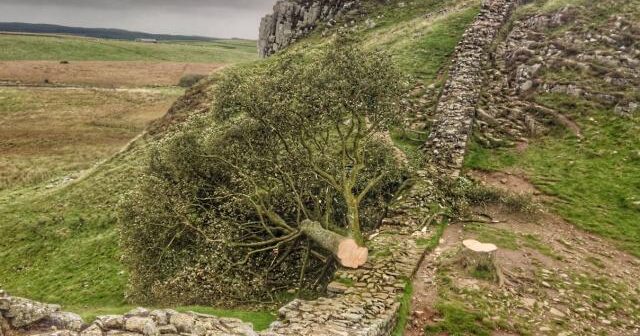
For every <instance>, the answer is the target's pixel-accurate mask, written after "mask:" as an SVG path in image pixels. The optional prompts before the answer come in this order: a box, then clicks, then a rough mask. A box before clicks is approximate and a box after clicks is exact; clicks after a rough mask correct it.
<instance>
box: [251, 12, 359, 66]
mask: <svg viewBox="0 0 640 336" xmlns="http://www.w3.org/2000/svg"><path fill="white" fill-rule="evenodd" d="M358 4H359V0H316V1H313V0H279V1H278V2H277V3H276V4H275V6H274V7H273V13H272V14H269V15H267V16H265V17H264V18H262V22H261V23H260V36H259V38H258V54H260V57H268V56H270V55H272V54H274V53H275V52H277V51H279V50H282V49H284V48H286V47H287V46H289V45H290V44H292V43H293V42H295V41H296V40H297V39H299V38H300V37H303V36H305V35H307V34H308V33H309V32H310V31H312V30H314V29H315V28H316V27H317V26H319V25H320V24H326V25H333V24H334V23H335V20H336V19H338V18H339V17H341V16H343V15H357V14H358V7H359V6H358Z"/></svg>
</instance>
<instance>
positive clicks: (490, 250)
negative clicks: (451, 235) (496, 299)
mask: <svg viewBox="0 0 640 336" xmlns="http://www.w3.org/2000/svg"><path fill="white" fill-rule="evenodd" d="M462 245H464V249H463V251H462V265H463V267H464V268H465V270H466V271H467V272H469V273H470V274H472V275H473V276H474V277H476V278H482V279H485V280H498V279H499V275H498V267H497V266H496V262H495V259H496V252H497V251H498V247H497V246H496V245H494V244H484V243H481V242H479V241H477V240H473V239H469V240H465V241H463V242H462Z"/></svg>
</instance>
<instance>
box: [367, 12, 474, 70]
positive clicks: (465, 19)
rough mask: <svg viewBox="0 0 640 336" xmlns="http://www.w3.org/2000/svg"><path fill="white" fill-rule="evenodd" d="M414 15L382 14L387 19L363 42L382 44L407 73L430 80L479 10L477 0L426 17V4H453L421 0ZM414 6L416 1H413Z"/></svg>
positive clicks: (447, 58) (451, 52)
mask: <svg viewBox="0 0 640 336" xmlns="http://www.w3.org/2000/svg"><path fill="white" fill-rule="evenodd" d="M421 3H422V4H421V5H420V7H422V9H421V10H419V11H417V13H415V14H417V17H414V18H411V19H408V18H407V17H406V16H407V15H406V14H405V15H400V14H398V15H397V16H395V17H394V16H391V17H389V16H388V15H385V19H386V20H388V22H386V24H383V25H381V28H379V29H377V30H374V31H372V32H368V33H367V35H366V37H365V39H366V41H367V42H366V43H367V44H369V45H370V46H372V47H377V48H384V49H385V50H388V51H389V52H390V53H392V54H393V56H394V58H395V59H396V60H397V61H398V63H399V64H400V66H401V67H402V68H403V69H404V70H406V71H407V72H408V73H410V74H412V75H413V76H415V77H416V78H418V79H420V80H424V81H425V82H433V81H434V80H436V79H437V77H438V74H439V73H440V71H441V70H442V69H443V67H444V66H445V65H447V63H448V60H449V59H450V57H451V55H452V54H453V52H454V50H455V47H456V45H457V44H458V42H459V41H460V39H461V38H462V34H463V33H464V31H465V29H466V28H467V27H468V26H469V24H471V22H473V20H474V19H475V17H476V15H477V14H478V12H479V7H478V3H479V2H478V1H469V2H468V6H466V7H463V8H461V9H459V10H455V11H452V12H450V13H447V14H445V15H442V16H435V17H434V18H433V19H432V20H425V19H424V13H425V12H428V10H425V8H428V9H431V10H436V9H441V8H444V7H447V6H452V5H453V2H451V1H444V2H442V1H438V2H434V1H422V2H421ZM413 6H417V5H415V4H414V5H413ZM414 10H415V9H414Z"/></svg>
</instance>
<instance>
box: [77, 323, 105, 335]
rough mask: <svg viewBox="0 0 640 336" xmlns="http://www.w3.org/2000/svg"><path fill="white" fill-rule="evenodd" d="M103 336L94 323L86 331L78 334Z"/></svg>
mask: <svg viewBox="0 0 640 336" xmlns="http://www.w3.org/2000/svg"><path fill="white" fill-rule="evenodd" d="M103 335H104V333H103V332H102V329H100V326H98V325H97V324H96V323H94V324H92V325H90V326H89V327H88V328H87V329H85V330H83V331H82V332H80V336H103Z"/></svg>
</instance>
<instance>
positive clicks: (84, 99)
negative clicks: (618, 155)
mask: <svg viewBox="0 0 640 336" xmlns="http://www.w3.org/2000/svg"><path fill="white" fill-rule="evenodd" d="M181 93H182V90H178V89H154V90H148V89H139V90H97V89H50V88H28V89H21V88H0V191H1V190H3V189H9V188H15V187H24V186H29V185H33V184H35V183H39V182H45V181H48V180H51V179H54V178H59V177H62V176H65V175H67V174H72V173H77V172H79V171H81V170H83V169H87V168H90V167H91V166H92V165H93V164H95V163H96V162H98V161H100V160H103V159H105V158H108V157H109V156H111V155H113V154H114V153H116V152H117V151H118V150H120V149H121V148H122V147H123V146H124V145H126V144H127V142H129V141H130V140H131V139H132V138H134V137H135V136H136V135H137V134H139V133H140V132H141V131H142V130H143V129H144V128H145V127H146V125H147V124H148V123H149V122H150V121H151V120H154V119H157V118H159V117H161V116H162V115H164V113H166V111H167V109H168V108H169V107H170V106H171V104H172V103H173V101H174V100H175V99H176V98H177V97H178V96H179V95H180V94H181Z"/></svg>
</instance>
